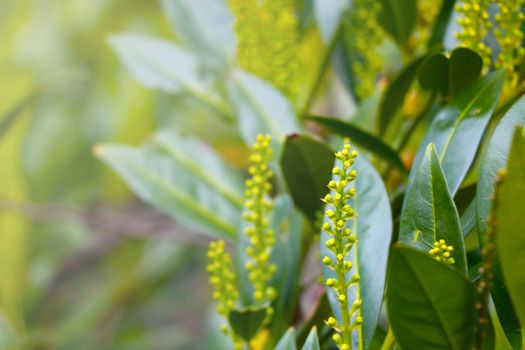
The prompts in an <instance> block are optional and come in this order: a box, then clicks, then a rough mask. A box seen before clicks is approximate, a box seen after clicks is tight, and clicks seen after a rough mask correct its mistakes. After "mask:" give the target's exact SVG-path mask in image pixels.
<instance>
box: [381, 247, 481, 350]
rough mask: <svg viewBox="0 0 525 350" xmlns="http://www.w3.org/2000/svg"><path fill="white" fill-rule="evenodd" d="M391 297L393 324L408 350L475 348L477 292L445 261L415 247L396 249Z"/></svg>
mask: <svg viewBox="0 0 525 350" xmlns="http://www.w3.org/2000/svg"><path fill="white" fill-rule="evenodd" d="M386 299H387V311H388V316H389V320H390V325H391V327H392V330H393V332H394V335H395V338H396V341H397V342H398V344H399V345H400V346H401V347H402V348H403V350H420V349H427V350H432V349H436V350H437V349H452V350H465V349H468V348H469V346H470V344H471V342H472V339H473V335H474V334H473V331H474V325H475V318H476V311H475V304H476V291H475V289H474V287H473V286H472V284H470V282H469V281H468V280H467V279H465V277H463V276H462V275H461V274H459V273H458V272H457V271H455V270H454V269H451V268H449V267H448V266H446V265H445V264H444V263H442V262H438V261H435V260H434V259H433V258H432V257H430V256H429V255H428V254H426V253H424V252H420V251H417V250H415V249H411V248H409V247H401V246H399V247H396V248H394V249H393V252H392V259H391V260H390V273H389V278H388V289H387V298H386Z"/></svg>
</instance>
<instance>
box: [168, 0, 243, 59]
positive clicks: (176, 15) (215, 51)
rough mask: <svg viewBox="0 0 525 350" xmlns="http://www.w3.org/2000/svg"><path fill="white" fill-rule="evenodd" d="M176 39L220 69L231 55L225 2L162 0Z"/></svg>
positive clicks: (232, 38) (231, 34) (230, 28)
mask: <svg viewBox="0 0 525 350" xmlns="http://www.w3.org/2000/svg"><path fill="white" fill-rule="evenodd" d="M161 4H162V8H163V10H164V12H165V13H166V14H167V17H168V19H169V22H170V24H171V26H172V27H173V29H174V32H175V34H176V35H177V39H178V40H179V41H180V42H181V43H182V44H183V45H185V46H186V47H189V48H191V49H192V50H193V51H194V52H196V53H198V54H199V56H200V57H201V58H202V59H203V60H204V61H205V62H207V63H209V64H211V65H213V66H217V65H218V63H220V65H219V66H220V68H226V67H227V66H228V65H230V64H231V62H232V61H233V58H234V55H235V33H234V32H233V21H234V19H233V16H232V15H231V13H230V11H229V9H228V7H227V6H226V3H225V2H223V1H217V0H200V1H198V2H197V1H193V0H162V1H161Z"/></svg>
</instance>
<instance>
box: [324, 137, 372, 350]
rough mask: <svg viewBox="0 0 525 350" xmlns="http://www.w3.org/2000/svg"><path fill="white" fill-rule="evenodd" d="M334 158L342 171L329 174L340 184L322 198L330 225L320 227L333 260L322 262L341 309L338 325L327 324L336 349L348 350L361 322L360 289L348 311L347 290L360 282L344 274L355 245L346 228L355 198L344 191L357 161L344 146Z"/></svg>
mask: <svg viewBox="0 0 525 350" xmlns="http://www.w3.org/2000/svg"><path fill="white" fill-rule="evenodd" d="M335 156H336V158H337V159H338V160H339V161H340V162H341V165H342V167H337V166H336V167H335V168H334V169H333V171H332V172H333V174H334V175H335V176H338V177H339V180H338V181H330V182H329V183H328V188H329V189H330V190H331V193H330V194H327V195H326V196H325V198H324V202H325V203H326V204H327V210H326V216H327V217H328V219H329V222H325V223H324V224H323V227H322V229H323V231H325V232H326V233H327V234H328V235H329V236H331V238H329V239H328V240H327V241H326V242H325V244H326V247H327V248H328V249H329V250H330V251H331V252H332V253H333V257H331V256H328V255H327V256H325V257H323V260H322V261H323V264H325V265H326V266H327V267H328V268H330V269H332V270H333V271H335V274H336V278H328V279H327V280H326V282H325V283H326V285H327V286H328V287H329V288H331V289H332V290H333V291H334V292H335V294H336V295H337V298H338V300H339V306H340V308H341V323H339V322H338V321H337V320H336V319H335V318H334V317H330V318H329V319H328V320H327V321H326V323H327V324H328V325H329V326H330V327H332V328H333V329H334V330H335V331H336V332H337V333H336V334H335V335H334V336H333V339H334V341H335V343H336V344H337V346H338V347H339V349H341V350H348V349H351V346H352V331H353V330H355V329H357V330H358V332H359V335H360V338H361V336H362V331H361V324H362V322H363V318H362V316H361V303H362V301H361V299H360V295H359V288H358V289H357V293H356V299H355V301H354V302H353V304H352V307H351V309H350V310H349V308H348V288H349V287H350V286H352V285H354V284H356V283H357V282H359V279H360V276H359V273H357V272H356V273H355V274H354V275H353V276H352V277H351V278H347V274H348V273H349V272H350V270H351V269H352V262H351V261H349V260H348V258H349V254H350V251H351V249H352V247H353V246H354V245H355V244H356V242H357V237H356V235H355V233H353V232H352V231H351V230H350V229H349V228H347V227H346V225H347V222H348V221H349V220H352V219H353V218H354V217H355V215H356V214H355V211H354V209H353V208H352V207H350V205H349V204H347V202H348V200H350V199H351V198H353V197H354V196H355V194H356V191H355V188H347V187H348V185H349V184H350V183H351V182H352V181H354V179H355V177H356V176H357V172H356V171H355V170H351V169H350V167H351V166H352V164H353V163H354V160H355V158H356V157H357V152H356V151H351V150H350V145H349V144H345V145H344V148H343V150H342V151H340V152H337V153H336V154H335ZM334 258H335V259H334Z"/></svg>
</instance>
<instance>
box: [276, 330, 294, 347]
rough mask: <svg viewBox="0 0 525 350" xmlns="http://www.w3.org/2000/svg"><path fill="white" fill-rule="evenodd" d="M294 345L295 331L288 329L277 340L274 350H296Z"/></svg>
mask: <svg viewBox="0 0 525 350" xmlns="http://www.w3.org/2000/svg"><path fill="white" fill-rule="evenodd" d="M296 349H297V346H296V345H295V330H294V329H293V328H290V329H288V330H287V331H286V333H284V335H283V337H282V338H281V339H280V340H279V342H278V343H277V345H276V346H275V348H274V350H296Z"/></svg>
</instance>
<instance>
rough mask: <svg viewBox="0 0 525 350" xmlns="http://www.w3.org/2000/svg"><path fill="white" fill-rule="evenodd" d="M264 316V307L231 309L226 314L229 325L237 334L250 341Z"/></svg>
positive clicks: (261, 323) (260, 325)
mask: <svg viewBox="0 0 525 350" xmlns="http://www.w3.org/2000/svg"><path fill="white" fill-rule="evenodd" d="M265 318H266V308H264V307H263V308H245V309H240V310H233V311H231V312H230V314H229V315H228V320H229V321H230V325H231V327H232V329H233V331H234V332H235V334H237V335H238V336H240V337H241V338H242V339H244V340H245V341H250V340H251V339H253V337H254V336H255V335H256V334H257V332H258V331H259V329H261V327H262V325H263V321H264V319H265Z"/></svg>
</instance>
